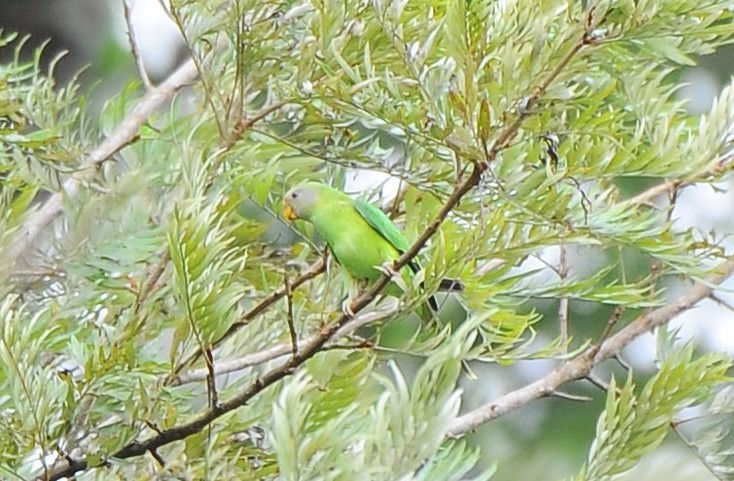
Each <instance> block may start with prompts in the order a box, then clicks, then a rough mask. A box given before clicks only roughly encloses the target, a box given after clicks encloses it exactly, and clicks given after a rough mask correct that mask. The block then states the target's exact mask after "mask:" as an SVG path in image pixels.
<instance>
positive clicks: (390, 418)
mask: <svg viewBox="0 0 734 481" xmlns="http://www.w3.org/2000/svg"><path fill="white" fill-rule="evenodd" d="M727 7H729V8H727ZM733 15H734V9H732V8H731V5H730V4H729V3H727V2H721V1H701V2H690V1H688V0H650V1H639V2H632V1H600V2H595V1H587V2H577V1H568V0H567V1H560V0H549V1H542V2H515V1H504V2H496V1H478V0H472V1H467V0H449V1H422V0H416V1H411V2H408V1H407V0H396V1H387V0H373V1H369V2H367V1H355V2H333V1H326V0H323V1H320V0H314V1H313V2H307V3H296V2H273V1H263V0H227V1H224V0H222V1H215V0H200V1H197V2H191V1H173V2H172V5H171V17H172V18H173V19H174V20H175V22H176V23H177V24H178V25H179V27H180V29H181V31H182V33H183V34H184V37H185V39H186V42H187V44H188V46H189V48H190V53H191V58H190V60H188V61H187V62H185V63H184V64H183V65H182V66H181V67H180V68H179V69H178V70H177V71H176V72H174V73H173V74H171V76H170V77H168V78H167V79H166V80H164V81H163V82H162V83H160V84H159V85H157V86H147V87H146V86H144V85H141V84H140V83H133V84H131V85H129V86H128V87H127V88H126V89H124V90H123V91H121V92H120V93H119V94H118V95H116V96H115V97H114V98H113V99H111V100H109V101H108V102H107V104H106V105H105V106H104V108H103V110H102V113H101V114H100V116H99V119H98V120H97V119H92V118H90V114H89V110H88V108H87V106H86V105H85V103H84V102H83V101H82V100H81V97H80V96H79V93H78V92H77V88H76V87H75V86H74V85H73V84H72V85H70V86H62V87H60V86H55V85H54V84H53V82H52V81H51V80H50V79H49V77H47V76H45V75H43V74H42V73H41V72H40V71H39V67H38V62H31V63H23V62H21V61H20V60H16V61H15V62H13V63H11V64H7V65H2V66H0V141H1V142H0V145H2V154H0V175H1V176H2V187H1V190H0V203H1V205H2V209H1V210H0V212H1V214H2V215H0V276H1V277H2V279H3V280H4V281H6V282H3V283H2V292H3V299H2V302H1V303H0V336H1V337H0V362H1V363H2V370H0V385H1V386H2V391H0V413H1V415H0V438H2V439H3V449H2V450H0V451H2V452H0V471H1V472H2V473H3V474H2V476H3V477H4V478H8V479H34V478H36V479H61V478H63V477H69V476H72V475H73V474H75V473H76V474H77V475H78V476H79V479H106V480H107V479H148V478H156V479H159V478H160V479H163V478H166V479H168V478H175V479H230V478H231V479H285V480H296V479H299V480H307V479H314V480H316V479H331V480H354V479H360V480H361V479H365V480H367V479H374V480H393V479H394V480H413V479H415V480H451V479H454V480H458V479H477V480H480V479H488V478H489V477H491V476H492V474H493V472H494V470H495V464H494V463H495V461H496V457H495V454H494V453H493V452H490V451H487V450H482V449H481V447H480V446H479V445H478V444H476V443H475V442H473V441H472V442H469V441H470V440H469V438H468V435H469V434H470V433H471V432H472V431H473V430H475V429H477V428H478V427H480V426H483V425H485V424H487V423H489V424H488V427H489V428H490V429H491V425H492V421H494V420H496V419H498V418H500V417H503V416H504V415H506V414H508V413H510V412H513V411H516V410H518V409H520V408H522V407H523V406H526V405H527V404H528V403H530V402H531V401H534V400H537V399H539V398H546V397H557V398H562V399H564V402H567V403H574V402H578V400H579V399H578V396H574V395H572V394H569V393H568V392H566V388H567V386H568V385H569V383H572V382H573V381H576V380H579V379H585V378H591V379H594V380H596V377H595V376H594V374H593V372H602V373H603V374H604V375H605V376H606V378H607V380H606V381H605V383H602V384H606V385H604V386H603V387H605V389H606V394H604V393H601V392H600V391H592V392H594V393H595V395H596V396H597V397H604V396H605V397H606V401H605V405H604V407H603V409H602V410H601V411H600V412H599V413H598V423H597V427H596V433H597V434H596V437H595V439H594V440H593V442H591V443H590V444H589V446H588V451H589V455H588V458H587V462H586V463H584V464H583V465H579V466H577V467H576V469H575V472H576V474H575V475H574V476H571V477H572V478H573V479H578V480H606V479H612V478H613V477H614V476H617V475H619V474H621V473H624V472H626V471H628V470H629V469H630V468H632V467H633V466H635V465H636V464H637V463H638V461H639V460H640V459H641V458H642V456H644V455H645V454H647V453H650V452H652V451H654V450H655V449H656V448H657V447H658V446H659V445H660V443H661V442H662V440H663V438H664V437H665V436H666V434H667V433H668V432H669V431H671V430H676V431H678V432H679V434H680V435H681V436H683V437H684V439H686V442H687V443H688V444H689V445H690V446H691V448H692V451H694V452H695V453H696V454H697V455H698V456H700V457H701V460H702V461H701V462H703V463H704V464H705V465H706V466H707V468H708V469H709V470H710V471H711V472H712V473H715V474H716V476H717V477H718V478H719V479H731V473H732V471H733V470H734V462H732V459H731V450H730V449H728V448H727V442H726V439H727V438H726V437H727V436H729V431H728V425H727V424H726V423H721V422H719V417H718V416H726V415H727V414H728V415H731V413H732V411H734V395H732V392H733V391H732V389H731V387H730V385H729V384H728V383H730V378H728V377H727V371H728V369H729V368H730V366H731V359H730V358H728V357H727V356H726V355H724V354H721V353H713V352H707V349H706V346H699V345H693V344H691V343H680V342H678V341H677V339H676V333H675V332H674V331H673V330H670V329H667V328H666V325H667V323H668V322H669V321H671V320H672V319H673V318H675V317H676V316H677V315H678V314H680V313H682V312H684V311H688V310H690V309H692V308H694V307H695V306H697V305H698V304H699V303H700V302H701V301H702V300H704V299H706V298H708V297H710V296H712V295H713V293H714V291H715V290H717V289H718V288H719V286H720V284H722V283H723V282H724V281H726V280H727V279H728V278H729V276H730V275H731V274H732V273H733V272H734V259H732V258H731V243H730V242H728V240H727V239H726V236H725V235H724V233H721V232H715V231H714V232H707V231H701V230H698V229H695V228H690V229H680V228H678V227H677V226H676V224H675V222H674V220H675V219H674V218H673V210H674V209H675V207H676V204H677V202H678V193H679V192H681V191H683V190H684V189H686V188H688V187H689V186H693V185H701V184H710V185H712V186H715V187H716V188H724V186H726V188H728V186H729V185H730V176H728V173H729V171H730V170H731V168H732V158H731V152H732V127H733V124H734V90H732V89H731V88H727V89H725V90H724V92H723V93H722V94H721V96H720V97H719V99H718V100H717V101H716V102H715V103H714V105H713V106H712V108H711V112H710V113H709V114H707V115H704V116H701V117H693V116H691V115H689V114H687V113H686V111H685V109H684V104H683V102H681V101H679V100H676V98H675V96H674V94H675V91H676V89H677V88H678V84H677V83H676V79H677V72H678V69H679V67H680V66H682V65H690V64H692V63H693V62H694V59H695V58H696V56H697V55H704V54H708V53H711V52H713V51H714V50H715V49H716V48H717V47H718V46H720V45H723V44H725V43H729V42H731V41H732V38H733V37H734V26H732V16H733ZM2 38H3V40H2V42H0V43H1V44H2V48H6V49H8V48H21V47H13V46H12V45H11V44H10V43H11V41H12V40H13V35H12V34H8V33H5V34H3V37H2ZM16 58H18V56H16ZM355 172H356V173H359V174H360V175H365V173H374V172H378V173H381V174H386V175H387V176H389V177H390V178H392V179H396V180H398V181H399V187H398V188H397V189H396V190H395V192H393V194H395V195H393V196H390V197H389V198H387V199H380V198H378V197H379V196H378V192H377V191H378V190H379V189H377V190H375V192H358V193H354V194H355V195H357V196H360V197H362V198H364V199H366V200H369V201H372V202H375V203H380V204H381V207H383V208H384V209H385V210H386V211H387V212H389V214H390V216H391V217H392V218H393V219H394V220H395V222H396V223H397V224H398V225H399V226H400V227H401V229H402V231H403V232H404V233H405V235H406V237H407V238H408V239H409V240H410V241H411V248H410V249H409V250H408V251H407V252H406V253H405V254H404V255H403V256H402V257H401V258H400V259H399V260H398V261H397V262H396V263H395V265H394V266H393V267H394V268H399V267H401V266H403V265H405V264H406V263H407V262H409V261H410V260H411V259H413V258H415V257H418V258H420V261H421V264H422V265H423V267H424V269H423V271H422V272H421V273H420V274H419V275H418V276H417V278H416V280H415V282H416V286H417V285H418V283H420V282H424V285H425V289H412V290H410V292H408V293H406V295H405V296H404V297H403V298H401V299H400V300H399V302H398V301H395V300H394V299H393V300H391V299H382V300H381V301H379V302H375V300H376V298H378V297H379V293H380V291H381V289H382V288H383V287H385V285H386V284H387V283H388V282H389V277H388V275H387V274H386V275H385V276H384V277H383V278H382V279H381V280H380V281H379V282H377V283H376V284H374V285H373V286H371V287H369V288H368V289H366V290H365V291H364V292H362V293H361V295H360V297H358V298H357V299H356V300H355V301H354V302H353V304H352V309H353V310H354V311H355V312H356V315H355V317H353V318H352V317H350V316H348V315H346V314H343V313H342V312H341V310H340V305H341V300H342V298H343V295H344V292H345V291H344V289H343V282H342V273H341V272H340V271H339V269H338V266H336V265H334V263H333V262H332V261H331V260H330V259H329V258H328V256H326V255H324V250H323V249H322V247H321V244H320V240H319V239H318V238H316V237H314V236H313V234H312V232H310V231H309V229H308V226H302V225H296V226H289V225H287V224H285V223H283V222H282V221H280V220H279V218H278V212H279V210H280V206H281V202H282V196H283V193H284V192H285V191H286V190H288V188H290V187H292V186H293V185H295V184H297V183H298V182H300V181H303V180H305V179H311V180H314V179H315V180H321V181H323V182H326V183H329V184H331V185H333V186H335V187H337V188H342V189H343V188H346V186H347V185H348V184H347V182H348V181H349V179H350V176H351V175H353V174H354V173H355ZM378 201H379V202H378ZM571 248H573V249H583V252H584V253H585V254H584V256H585V258H583V259H581V260H577V261H576V262H572V261H571V260H570V259H568V255H569V254H568V253H569V250H570V249H571ZM551 251H552V252H556V253H558V257H557V261H552V262H549V261H547V260H545V259H546V258H545V257H543V256H544V254H545V253H548V252H551ZM532 258H541V259H544V262H545V264H543V267H542V268H540V269H537V270H536V269H531V270H529V269H527V268H522V267H523V266H525V265H526V264H524V263H525V261H526V260H527V259H532ZM443 277H453V278H458V279H460V280H461V281H462V282H463V283H464V284H465V290H464V292H463V294H462V295H460V296H458V300H459V304H460V308H459V306H453V309H445V310H444V312H442V313H441V316H440V319H439V320H438V322H436V323H434V324H433V325H420V323H418V322H417V321H416V320H415V318H414V316H412V315H411V314H410V313H411V312H412V311H413V310H414V309H415V307H416V306H418V305H420V304H422V303H424V302H425V300H426V298H427V296H429V295H431V294H433V293H434V291H435V290H436V289H437V288H438V282H439V280H440V279H441V278H443ZM538 279H543V281H542V282H539V281H538ZM671 292H675V295H671ZM534 299H546V300H550V301H553V302H554V306H556V307H557V308H555V309H554V310H553V311H552V312H550V311H548V312H546V311H543V310H539V309H534V308H533V304H531V301H532V300H534ZM574 305H583V306H586V307H589V306H590V307H589V308H588V309H586V310H585V311H584V312H586V314H584V313H579V312H575V311H574V310H573V309H572V307H573V306H574ZM589 312H590V313H592V314H589ZM653 329H655V330H656V332H658V344H659V349H658V352H657V353H656V356H657V357H656V359H657V361H658V362H657V366H656V372H655V373H654V374H653V375H652V376H650V375H649V373H648V374H646V373H644V372H638V370H636V369H632V370H631V371H629V372H628V373H622V372H621V371H619V370H618V369H616V368H613V367H609V365H610V364H611V362H610V363H607V362H606V361H608V360H610V359H611V358H613V357H615V356H617V355H618V354H619V353H620V352H622V350H623V349H625V348H626V347H627V346H628V345H629V344H630V343H631V342H632V341H634V340H635V339H637V338H639V337H640V336H642V335H643V334H645V333H647V332H650V331H651V330H653ZM398 354H408V355H410V356H411V359H413V360H418V362H417V363H414V364H416V365H417V372H415V373H412V372H410V368H409V366H410V364H409V363H402V362H398V361H395V360H392V358H393V357H394V356H396V355H398ZM533 359H543V360H549V361H551V362H552V363H553V366H554V368H553V369H552V370H551V371H549V372H548V373H547V374H545V375H540V376H539V377H537V379H535V380H534V381H532V382H529V383H527V384H525V385H522V386H519V387H517V389H515V390H511V389H510V390H507V391H506V392H503V393H502V394H501V395H500V396H498V397H494V398H489V397H487V396H481V401H480V402H473V403H471V402H467V399H466V396H465V395H464V394H463V392H462V390H460V389H457V380H459V379H460V377H462V374H461V372H462V370H461V366H462V364H463V363H469V366H471V367H473V368H475V369H476V370H477V372H478V374H479V379H478V380H477V381H469V380H466V379H464V380H463V381H462V385H463V386H464V387H466V388H467V389H469V388H470V386H472V385H474V386H475V387H474V388H473V389H474V391H475V392H478V393H480V394H481V393H482V392H483V391H484V390H485V388H484V387H483V386H487V385H490V384H491V383H492V382H493V380H492V379H491V378H488V377H487V376H482V371H481V369H482V367H483V366H484V365H486V364H490V365H499V366H502V369H505V370H509V371H510V372H511V371H512V369H514V367H515V366H516V364H517V363H518V362H519V361H524V360H533ZM602 363H604V365H603V366H601V368H599V369H601V371H598V370H597V371H594V370H595V368H597V366H599V365H600V364H602ZM612 373H613V374H612ZM472 383H474V384H472ZM541 402H543V401H541ZM483 403H486V404H483ZM692 407H695V408H697V410H696V412H697V413H699V414H698V415H697V419H699V418H700V419H699V421H700V420H703V421H704V422H698V423H696V422H694V423H693V427H694V428H695V429H692V430H688V431H685V430H683V429H681V427H680V425H681V424H682V423H683V422H684V421H687V420H688V418H684V417H682V416H683V413H684V412H689V411H684V410H685V409H687V408H692ZM709 421H711V422H714V423H715V424H714V425H713V427H712V426H711V425H708V424H706V422H709ZM499 467H500V469H502V466H501V464H500V466H499Z"/></svg>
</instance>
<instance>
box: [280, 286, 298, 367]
mask: <svg viewBox="0 0 734 481" xmlns="http://www.w3.org/2000/svg"><path fill="white" fill-rule="evenodd" d="M283 286H284V287H285V301H286V304H287V305H288V312H287V316H286V321H287V322H288V332H289V333H290V336H291V347H292V349H293V351H292V352H293V355H294V356H295V355H296V353H297V352H298V335H296V326H295V324H294V322H293V292H292V291H291V283H290V281H289V280H288V274H286V275H284V276H283Z"/></svg>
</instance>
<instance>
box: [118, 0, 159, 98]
mask: <svg viewBox="0 0 734 481" xmlns="http://www.w3.org/2000/svg"><path fill="white" fill-rule="evenodd" d="M122 9H123V12H124V14H125V23H126V24H127V38H128V40H129V42H130V50H131V51H132V54H133V59H134V60H135V68H136V69H137V70H138V75H139V76H140V81H141V82H143V86H144V87H145V90H150V89H151V88H153V84H152V83H151V82H150V78H149V77H148V73H147V72H146V71H145V65H144V64H143V56H142V55H141V52H140V46H139V45H138V41H137V39H136V38H135V29H134V28H133V19H132V9H131V8H130V4H129V3H128V0H122Z"/></svg>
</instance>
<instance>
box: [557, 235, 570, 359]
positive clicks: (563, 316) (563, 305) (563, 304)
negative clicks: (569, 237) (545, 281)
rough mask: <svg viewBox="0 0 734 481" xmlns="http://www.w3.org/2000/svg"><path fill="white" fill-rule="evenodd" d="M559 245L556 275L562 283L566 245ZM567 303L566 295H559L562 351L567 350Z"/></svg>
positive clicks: (566, 273) (559, 326) (565, 267)
mask: <svg viewBox="0 0 734 481" xmlns="http://www.w3.org/2000/svg"><path fill="white" fill-rule="evenodd" d="M559 247H560V249H561V252H560V255H559V260H558V277H559V279H560V282H561V283H563V282H564V281H565V280H566V278H567V277H568V262H567V259H566V246H565V245H564V244H563V243H561V245H560V246H559ZM568 305H569V299H568V297H567V296H564V297H561V299H560V301H559V303H558V329H559V335H560V338H561V343H562V344H563V352H564V353H567V352H568Z"/></svg>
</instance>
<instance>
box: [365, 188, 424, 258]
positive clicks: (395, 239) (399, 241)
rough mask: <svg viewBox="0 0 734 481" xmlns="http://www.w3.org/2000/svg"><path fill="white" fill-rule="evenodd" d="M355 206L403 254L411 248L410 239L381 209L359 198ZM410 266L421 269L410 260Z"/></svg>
mask: <svg viewBox="0 0 734 481" xmlns="http://www.w3.org/2000/svg"><path fill="white" fill-rule="evenodd" d="M354 208H355V209H357V212H359V214H360V215H361V216H362V217H363V218H364V220H366V221H367V223H368V224H369V225H371V226H372V228H373V229H375V230H376V231H377V233H378V234H380V235H381V236H382V237H384V238H385V240H387V241H388V242H389V243H390V244H391V245H392V246H393V247H394V248H395V249H396V250H397V251H398V252H400V254H401V255H402V254H404V253H405V251H407V250H408V249H410V245H409V244H408V241H407V240H405V237H403V234H401V233H400V231H399V230H398V228H397V227H395V224H393V223H392V221H391V220H390V219H389V218H388V217H387V216H386V215H385V213H384V212H382V211H381V210H380V209H378V208H377V207H375V206H374V205H372V204H370V203H369V202H365V201H363V200H359V199H357V200H355V201H354ZM408 266H409V267H410V269H411V270H412V271H413V272H418V270H419V267H418V264H416V263H415V262H413V261H411V262H409V263H408Z"/></svg>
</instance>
